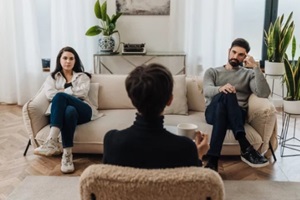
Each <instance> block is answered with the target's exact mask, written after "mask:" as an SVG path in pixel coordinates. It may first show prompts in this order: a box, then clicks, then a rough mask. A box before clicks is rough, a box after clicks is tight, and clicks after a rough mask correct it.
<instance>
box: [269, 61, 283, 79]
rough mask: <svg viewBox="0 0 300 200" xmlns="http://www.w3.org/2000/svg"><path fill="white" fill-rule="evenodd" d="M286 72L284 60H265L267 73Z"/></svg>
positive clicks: (278, 73)
mask: <svg viewBox="0 0 300 200" xmlns="http://www.w3.org/2000/svg"><path fill="white" fill-rule="evenodd" d="M284 73H285V70H284V63H283V62H269V61H267V60H266V61H265V74H268V75H283V74H284Z"/></svg>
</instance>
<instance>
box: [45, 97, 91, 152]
mask: <svg viewBox="0 0 300 200" xmlns="http://www.w3.org/2000/svg"><path fill="white" fill-rule="evenodd" d="M91 116H92V109H91V107H90V106H89V105H88V104H87V103H85V102H83V101H82V100H81V99H78V98H76V97H73V96H71V95H69V94H66V93H63V92H59V93H57V94H56V95H55V96H54V97H53V99H52V106H51V115H50V126H51V127H52V126H55V127H58V128H59V129H60V131H61V138H62V145H63V148H67V147H73V139H74V133H75V129H76V126H77V124H83V123H86V122H89V121H90V120H91Z"/></svg>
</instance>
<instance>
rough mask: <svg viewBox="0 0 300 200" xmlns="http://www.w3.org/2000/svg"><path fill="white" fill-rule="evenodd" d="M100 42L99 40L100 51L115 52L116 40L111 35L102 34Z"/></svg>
mask: <svg viewBox="0 0 300 200" xmlns="http://www.w3.org/2000/svg"><path fill="white" fill-rule="evenodd" d="M98 42H99V47H100V51H102V52H113V51H114V48H115V40H114V38H113V37H112V36H111V35H109V36H106V35H102V36H100V38H99V41H98Z"/></svg>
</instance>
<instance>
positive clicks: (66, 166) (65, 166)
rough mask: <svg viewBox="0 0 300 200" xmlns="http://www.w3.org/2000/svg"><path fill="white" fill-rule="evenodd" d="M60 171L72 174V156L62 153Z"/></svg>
mask: <svg viewBox="0 0 300 200" xmlns="http://www.w3.org/2000/svg"><path fill="white" fill-rule="evenodd" d="M60 170H61V172H62V173H65V174H67V173H72V172H74V170H75V168H74V164H73V155H72V154H71V153H70V154H67V153H64V154H63V156H62V159H61V167H60Z"/></svg>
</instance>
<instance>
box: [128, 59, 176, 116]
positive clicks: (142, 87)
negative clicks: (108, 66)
mask: <svg viewBox="0 0 300 200" xmlns="http://www.w3.org/2000/svg"><path fill="white" fill-rule="evenodd" d="M125 85H126V90H127V94H128V96H129V98H130V99H131V102H132V104H133V105H134V106H135V107H136V108H137V110H138V111H139V112H140V113H141V114H142V115H143V116H144V117H145V118H148V119H152V118H156V117H158V116H159V115H160V114H161V113H162V112H163V110H164V108H165V107H166V105H167V103H168V101H169V100H170V98H171V97H172V91H173V77H172V74H171V72H170V71H169V70H168V69H167V68H166V67H164V66H162V65H160V64H156V63H153V64H149V65H142V66H138V67H136V68H135V69H134V70H133V71H132V72H131V73H130V74H129V75H128V77H127V78H126V81H125Z"/></svg>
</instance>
